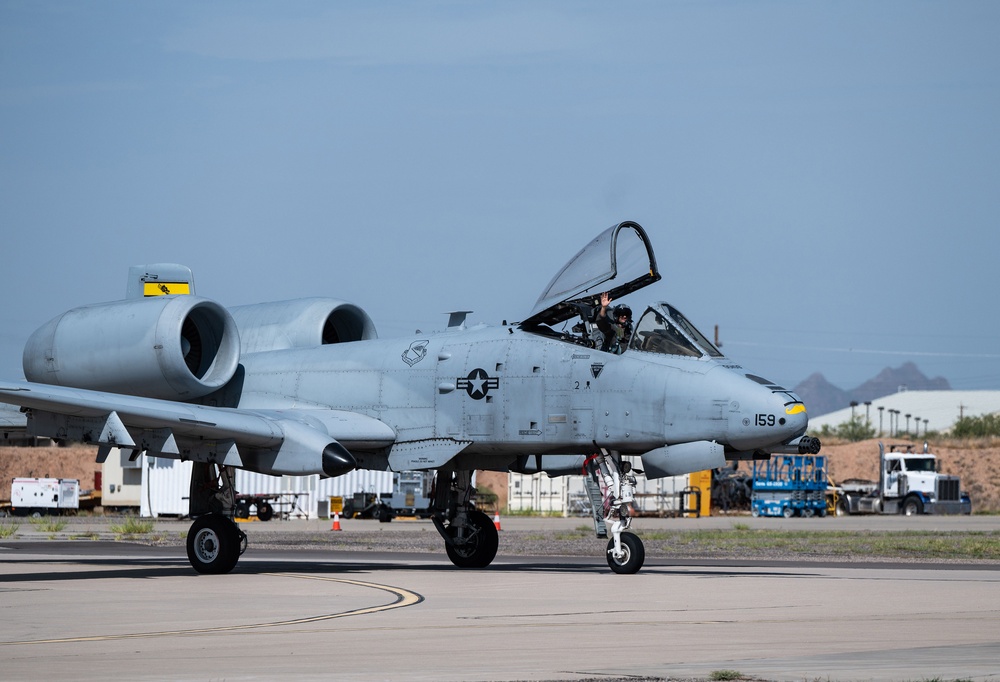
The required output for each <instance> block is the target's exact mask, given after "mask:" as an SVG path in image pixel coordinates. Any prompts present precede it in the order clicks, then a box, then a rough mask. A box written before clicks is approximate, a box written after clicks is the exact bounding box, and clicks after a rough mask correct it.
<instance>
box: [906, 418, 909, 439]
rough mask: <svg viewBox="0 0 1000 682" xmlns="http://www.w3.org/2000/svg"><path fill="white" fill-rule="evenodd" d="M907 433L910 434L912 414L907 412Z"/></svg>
mask: <svg viewBox="0 0 1000 682" xmlns="http://www.w3.org/2000/svg"><path fill="white" fill-rule="evenodd" d="M906 435H907V436H909V435H910V415H909V413H907V415H906Z"/></svg>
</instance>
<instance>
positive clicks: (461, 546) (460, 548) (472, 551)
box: [445, 511, 500, 568]
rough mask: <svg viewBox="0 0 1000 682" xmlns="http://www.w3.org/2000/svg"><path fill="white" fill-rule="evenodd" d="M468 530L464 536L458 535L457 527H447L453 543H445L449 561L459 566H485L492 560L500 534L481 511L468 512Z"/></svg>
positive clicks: (491, 521) (498, 543)
mask: <svg viewBox="0 0 1000 682" xmlns="http://www.w3.org/2000/svg"><path fill="white" fill-rule="evenodd" d="M468 520H469V530H470V531H471V532H469V533H467V534H466V536H465V537H464V538H459V537H458V528H457V527H456V526H451V527H449V528H448V535H450V536H451V537H452V538H453V539H454V541H455V542H454V544H453V543H451V542H449V543H447V544H445V551H446V552H447V553H448V558H449V559H451V563H453V564H455V565H456V566H458V567H459V568H486V567H487V566H489V565H490V563H492V562H493V559H494V558H495V557H496V555H497V549H498V548H499V547H500V534H499V533H497V528H496V526H495V525H493V520H492V519H491V518H490V517H488V516H487V515H486V514H484V513H483V512H481V511H470V512H469V513H468Z"/></svg>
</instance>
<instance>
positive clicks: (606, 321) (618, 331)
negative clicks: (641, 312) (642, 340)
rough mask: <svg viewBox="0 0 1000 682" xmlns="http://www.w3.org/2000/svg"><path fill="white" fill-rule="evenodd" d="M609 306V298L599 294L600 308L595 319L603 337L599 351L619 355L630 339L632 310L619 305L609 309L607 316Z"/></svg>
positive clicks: (604, 294)
mask: <svg viewBox="0 0 1000 682" xmlns="http://www.w3.org/2000/svg"><path fill="white" fill-rule="evenodd" d="M610 305H611V297H610V296H609V295H608V294H607V293H603V294H601V307H600V309H599V310H598V311H597V319H596V323H597V328H598V329H600V330H601V333H602V334H603V335H604V341H603V342H602V343H601V350H602V351H604V352H605V353H616V354H618V355H620V354H622V353H624V352H625V349H626V348H628V342H629V340H630V339H631V338H632V309H631V308H629V307H628V306H627V305H622V304H619V305H616V306H615V307H614V308H613V309H611V314H610V315H609V314H608V309H609V306H610Z"/></svg>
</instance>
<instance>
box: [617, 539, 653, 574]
mask: <svg viewBox="0 0 1000 682" xmlns="http://www.w3.org/2000/svg"><path fill="white" fill-rule="evenodd" d="M620 537H621V543H620V547H618V548H617V549H616V548H615V539H614V538H611V539H610V540H608V566H610V567H611V570H612V571H614V572H615V573H622V574H627V573H638V572H639V569H640V568H642V563H643V562H644V561H645V560H646V547H645V546H644V545H643V544H642V540H640V539H639V536H638V535H636V534H635V533H627V532H625V533H622V534H621V536H620Z"/></svg>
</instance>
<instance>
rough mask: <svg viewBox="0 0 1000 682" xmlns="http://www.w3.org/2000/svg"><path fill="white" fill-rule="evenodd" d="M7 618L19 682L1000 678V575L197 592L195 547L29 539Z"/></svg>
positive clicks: (966, 570)
mask: <svg viewBox="0 0 1000 682" xmlns="http://www.w3.org/2000/svg"><path fill="white" fill-rule="evenodd" d="M974 518H975V517H974ZM966 520H967V521H968V520H969V519H968V517H966ZM505 521H506V519H505ZM706 521H707V520H706ZM755 521H757V520H755ZM775 521H776V520H775ZM803 521H805V522H808V521H810V520H808V519H804V520H803ZM815 521H816V520H813V523H815ZM540 522H543V525H544V523H547V522H546V521H545V520H540ZM572 522H574V523H575V524H577V525H578V524H579V523H580V520H579V519H576V520H572ZM689 522H690V521H689ZM740 522H744V521H743V520H741V521H740ZM310 523H311V522H310ZM397 523H398V522H394V523H393V524H391V525H392V526H393V527H394V528H395V527H397ZM521 523H525V524H529V523H530V520H524V521H520V520H519V521H517V522H515V521H513V520H512V521H511V524H512V527H513V526H518V527H520V525H521ZM729 523H732V521H731V520H730V521H729ZM287 524H288V526H289V527H291V526H292V525H293V522H287ZM250 525H253V524H250ZM399 525H400V526H401V525H402V524H399ZM0 607H2V608H0V612H2V614H3V618H2V619H0V678H2V679H4V680H43V679H44V680H52V679H76V680H98V679H100V680H106V679H109V678H110V679H134V680H273V679H278V678H286V679H295V680H314V679H325V680H330V679H333V680H352V681H360V680H364V681H366V682H367V681H371V680H454V681H456V682H458V681H463V680H507V681H510V680H580V679H589V678H600V679H627V678H634V677H651V678H662V679H666V678H674V679H678V678H679V679H690V678H695V679H708V678H710V677H711V676H712V674H713V672H716V673H717V671H721V670H731V671H738V672H739V673H741V674H742V675H745V676H752V677H755V678H758V679H767V680H797V681H801V680H814V679H823V680H929V679H958V678H961V679H977V680H979V679H983V680H985V679H993V678H996V677H998V676H1000V566H996V565H981V564H980V565H963V564H946V565H945V564H921V563H914V562H908V563H899V564H891V563H879V564H874V563H873V564H856V565H854V566H850V567H847V566H844V565H843V564H832V563H827V564H824V563H816V562H799V561H795V562H751V561H741V560H716V561H697V560H695V561H683V562H681V561H677V560H671V561H668V560H665V559H656V558H647V561H646V565H645V566H644V568H643V570H642V571H641V572H640V573H639V574H637V575H633V576H620V575H615V574H613V573H611V572H610V571H609V569H608V568H607V564H606V563H605V561H604V559H603V557H601V556H599V555H595V556H594V557H585V558H567V557H503V556H501V557H499V558H498V559H497V560H496V561H495V562H494V564H493V565H492V566H490V567H489V568H488V569H485V570H480V571H463V570H458V569H455V568H454V567H453V566H452V565H451V564H450V562H448V560H447V558H446V557H445V556H444V553H443V552H441V553H440V554H416V553H414V554H401V553H382V552H378V551H364V550H363V549H359V551H349V552H336V553H333V552H329V551H318V550H300V551H286V550H256V551H254V552H252V553H251V552H248V553H247V555H245V556H244V557H243V558H242V559H241V561H240V563H239V565H238V566H237V568H236V570H235V571H234V572H233V573H231V574H229V575H224V576H201V575H196V574H195V573H194V572H193V571H192V569H191V568H190V566H189V565H188V562H187V558H186V556H185V553H184V550H183V548H180V547H146V546H142V545H132V544H126V543H115V542H103V541H80V540H78V541H59V540H55V541H46V540H31V539H28V540H26V541H3V542H2V543H0Z"/></svg>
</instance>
